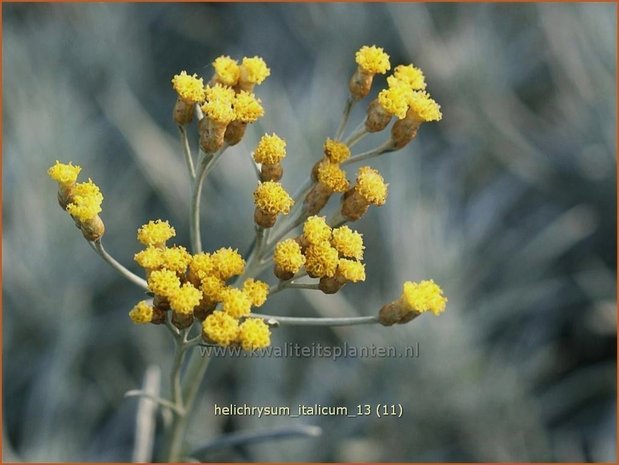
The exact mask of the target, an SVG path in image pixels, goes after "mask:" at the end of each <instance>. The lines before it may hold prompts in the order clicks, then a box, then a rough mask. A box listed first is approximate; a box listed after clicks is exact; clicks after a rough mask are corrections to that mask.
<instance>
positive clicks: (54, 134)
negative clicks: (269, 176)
mask: <svg viewBox="0 0 619 465" xmlns="http://www.w3.org/2000/svg"><path fill="white" fill-rule="evenodd" d="M615 8H616V7H615V5H614V4H539V5H536V4H522V5H503V4H501V5H498V4H497V5H493V4H463V5H458V4H430V5H423V4H415V5H412V4H303V5H286V4H272V5H271V4H269V5H267V4H229V5H214V4H149V5H146V4H116V5H105V4H88V5H87V4H62V5H61V4H54V5H52V4H49V5H46V4H4V5H3V8H2V9H3V26H4V36H3V63H2V64H3V70H4V73H3V77H4V80H3V98H4V106H3V117H4V118H3V136H4V137H3V170H2V171H3V177H2V183H3V195H4V202H3V226H4V228H3V309H4V311H3V322H4V325H3V344H4V345H3V349H4V359H3V360H4V364H3V367H4V373H3V375H4V387H3V395H4V399H3V400H4V418H3V422H4V429H3V431H4V438H3V446H4V447H3V449H4V450H3V453H4V460H7V461H9V460H10V461H20V460H25V461H103V460H105V461H113V460H123V461H127V460H130V459H131V454H132V448H133V439H134V429H135V414H136V407H137V400H136V399H135V398H131V399H127V398H124V397H123V394H124V393H125V392H126V391H128V390H130V389H136V388H139V387H140V385H141V384H142V380H143V377H144V373H145V370H146V368H147V367H148V366H150V365H160V366H161V367H162V373H163V381H164V382H163V386H162V392H163V394H166V393H167V389H168V386H167V383H166V381H167V377H166V376H165V373H167V370H168V369H169V366H170V363H171V358H172V357H171V354H172V345H171V341H170V340H169V338H168V334H167V332H166V331H165V330H164V329H163V328H161V327H153V326H148V327H137V326H135V325H132V324H131V322H130V321H129V319H128V317H127V312H128V311H129V309H130V308H131V307H132V306H133V305H134V304H135V303H136V302H137V300H138V299H140V298H141V295H142V294H141V291H140V290H139V289H138V288H135V287H133V285H132V284H130V283H128V282H127V281H124V280H123V278H122V277H120V276H119V275H117V274H116V273H115V272H114V271H113V270H112V269H110V268H109V267H108V266H107V265H106V264H105V263H104V262H102V261H101V260H100V259H99V258H98V257H97V256H96V255H95V254H94V253H93V251H92V250H91V249H90V248H89V247H88V245H87V244H86V242H85V241H84V240H83V239H82V238H81V236H80V234H79V233H78V231H76V229H75V227H74V226H73V224H72V222H71V220H70V218H69V217H68V216H67V215H66V214H63V212H62V211H61V210H60V209H59V208H58V205H57V203H56V198H55V197H56V185H55V183H53V182H52V181H51V180H49V179H48V177H47V175H46V170H47V168H48V167H49V166H50V165H51V164H53V163H54V161H55V160H56V159H59V160H61V161H68V160H72V161H73V162H75V163H76V164H79V165H81V166H82V167H83V171H82V173H83V174H82V176H83V177H84V178H88V177H92V178H93V180H95V182H96V183H97V184H98V185H99V186H101V188H102V191H103V192H104V195H105V201H104V205H103V208H104V210H103V213H102V217H103V219H104V221H105V224H106V227H107V233H106V236H105V242H106V247H107V249H108V251H109V252H110V253H112V254H113V255H114V256H115V257H116V258H117V259H118V260H120V261H121V262H123V263H124V264H125V265H127V266H128V267H130V268H131V269H132V270H134V271H136V272H138V269H137V267H136V266H135V264H134V263H133V261H132V256H133V254H134V253H135V252H136V251H138V250H139V248H140V247H139V244H138V242H137V241H136V239H135V232H136V228H138V227H139V226H140V225H141V224H143V223H144V222H146V221H148V220H149V219H153V218H160V217H161V218H164V219H169V220H170V221H171V223H172V224H173V225H174V226H175V227H176V230H177V233H178V235H177V238H176V239H177V243H179V244H184V245H188V239H189V238H188V229H187V210H188V199H189V182H188V176H187V174H186V171H185V167H184V164H183V158H182V152H181V150H180V144H179V142H178V138H177V132H176V128H175V126H174V124H173V122H172V120H171V111H172V105H173V103H174V100H175V96H174V93H173V91H172V89H171V86H170V79H171V77H172V76H173V75H174V74H175V73H178V72H179V71H180V70H183V69H186V70H188V71H189V72H190V73H193V72H196V73H200V74H202V75H204V76H205V77H206V78H208V77H210V74H211V68H210V62H211V61H212V60H213V59H214V58H215V57H216V56H218V55H221V54H226V55H232V56H233V57H237V58H241V57H242V56H253V55H256V54H257V55H261V56H263V57H264V58H265V59H266V61H267V63H268V64H269V66H270V68H271V77H270V78H269V79H268V80H267V81H265V83H264V84H263V85H262V86H260V87H259V88H258V89H257V93H258V95H259V97H261V98H262V100H263V103H264V106H265V109H266V116H265V117H264V118H263V119H262V120H260V121H259V122H258V123H257V124H255V125H253V126H252V127H251V128H250V129H249V131H248V133H247V135H246V137H245V139H244V141H243V142H242V143H241V144H239V145H238V146H236V147H234V148H233V149H231V150H229V153H227V154H226V156H225V157H224V160H223V161H222V162H221V163H220V164H219V165H218V166H217V169H216V171H215V173H214V174H213V176H212V179H209V181H208V183H207V187H206V189H205V201H204V203H205V204H206V205H207V207H208V208H207V211H206V212H205V213H204V215H203V221H204V226H203V231H204V239H203V242H204V243H205V247H206V248H207V250H213V249H215V248H218V247H222V246H228V245H229V246H232V247H235V248H239V249H240V250H241V251H244V250H247V249H248V247H249V245H250V243H251V241H252V238H253V226H252V201H251V193H252V191H253V189H254V187H255V177H254V173H253V171H252V166H251V164H250V163H249V161H248V153H249V152H250V151H251V150H252V149H253V147H254V146H255V144H256V142H257V140H258V138H259V137H260V136H261V135H262V134H263V133H264V132H267V131H268V132H273V131H275V132H277V133H278V134H279V135H280V136H282V137H284V138H285V139H286V140H287V141H288V157H287V159H286V160H285V161H284V169H285V176H284V180H283V182H284V185H285V186H286V187H287V188H288V189H289V190H291V191H294V190H295V187H296V186H298V185H299V184H300V183H301V182H303V180H304V179H305V178H306V176H307V173H308V172H309V170H310V168H311V166H312V165H313V164H314V163H315V161H316V160H317V159H318V158H319V157H320V156H321V146H322V143H323V141H324V139H325V138H326V137H329V136H332V135H333V133H334V131H335V128H336V126H337V123H338V121H339V117H340V114H341V111H342V108H343V104H344V101H345V99H346V95H347V81H348V79H349V77H350V75H351V73H352V72H353V70H354V68H355V65H354V52H355V51H356V50H357V49H358V48H359V47H360V46H361V45H364V44H377V45H379V46H382V47H385V49H386V50H387V51H388V53H389V54H390V55H391V62H392V64H394V65H395V64H400V63H404V64H406V63H410V62H412V63H414V64H415V65H416V66H419V67H421V68H422V69H423V70H424V72H425V74H426V78H427V81H428V83H429V87H428V89H429V91H430V92H431V93H432V95H433V96H434V97H435V98H436V100H437V101H438V102H439V103H440V104H441V105H442V109H443V115H444V118H443V121H441V122H440V123H438V124H426V125H424V126H423V127H422V128H421V130H420V131H419V136H418V138H417V139H416V140H415V141H413V143H411V144H410V145H409V146H408V147H406V148H405V149H404V150H402V151H401V152H397V153H394V154H390V155H388V156H385V157H383V158H381V159H379V160H373V161H372V163H371V164H372V166H375V167H377V168H378V169H380V171H381V172H382V173H383V175H384V177H385V178H386V180H387V181H388V182H389V183H390V195H389V200H388V202H387V204H386V205H385V206H384V207H382V208H372V209H370V212H369V213H368V215H367V216H366V217H365V218H364V219H363V220H361V221H360V222H358V223H357V224H355V227H356V228H358V229H359V230H360V231H361V232H362V233H363V234H364V235H365V240H366V246H367V249H366V266H367V281H366V282H365V283H361V284H357V285H349V286H347V287H345V288H344V289H343V291H342V292H340V293H338V294H337V295H335V296H324V295H322V294H320V295H316V294H317V293H316V292H315V291H286V292H282V293H281V294H279V295H277V296H276V297H274V298H273V299H272V300H269V302H268V303H267V305H266V306H265V307H263V308H262V309H261V310H262V311H263V313H273V314H289V315H299V316H301V315H305V316H316V315H321V316H327V315H337V316H343V315H372V314H375V313H376V312H377V310H378V309H379V308H380V306H381V305H382V304H383V303H385V302H387V301H391V300H393V299H394V298H396V297H397V296H398V295H399V293H400V286H401V283H402V282H403V281H405V280H408V279H412V280H420V279H425V278H432V279H434V280H436V281H437V282H439V283H440V284H441V285H442V286H443V288H444V290H445V293H446V295H447V296H448V297H449V304H448V310H447V312H445V313H444V314H442V315H441V316H440V317H438V318H434V317H432V316H424V317H423V318H420V319H419V320H416V321H415V322H414V324H410V325H403V326H400V327H392V328H383V327H375V326H367V327H348V328H335V329H330V328H307V327H305V328H289V327H286V328H281V329H278V330H277V331H276V332H275V334H274V343H275V344H283V343H285V342H296V343H300V344H311V343H312V342H320V343H322V344H329V345H341V344H343V343H344V341H347V342H348V343H349V344H356V345H362V344H376V345H395V346H397V347H403V346H405V345H411V344H416V343H419V347H420V356H419V357H418V358H416V359H340V360H338V361H331V360H322V359H309V358H308V359H252V360H249V359H246V360H243V359H233V358H227V359H216V360H215V361H214V362H213V363H212V365H211V367H210V368H209V372H208V373H207V380H206V382H205V383H204V385H203V391H202V393H201V399H200V402H199V404H198V407H197V410H198V411H197V412H194V415H193V421H192V424H191V427H190V432H189V438H188V439H189V441H190V443H191V445H192V446H195V447H199V446H201V445H204V444H206V443H208V442H210V441H212V440H214V439H216V438H217V437H219V436H221V435H224V434H226V433H229V432H234V431H261V430H265V429H269V428H284V429H286V428H293V427H296V426H298V425H300V424H305V425H313V426H317V427H320V428H321V429H322V431H323V434H322V436H321V437H318V438H299V439H293V440H287V441H279V442H275V441H273V442H265V443H261V444H257V445H251V446H247V447H241V448H227V449H220V450H218V451H217V452H216V453H213V454H211V455H209V456H207V457H205V458H206V459H208V460H221V461H237V460H238V461H243V460H259V461H289V460H296V461H298V460H303V461H338V460H342V461H355V460H368V461H372V460H378V461H461V462H463V461H609V462H610V461H615V460H616V362H615V361H616V284H615V283H616V256H617V253H616V252H617V251H616V239H615V238H616V194H615V192H616V158H615V153H616V138H615V137H616V133H615V131H616V121H617V120H616V107H615V102H616V94H615V92H616V88H615V76H616V39H615V37H616V23H615ZM376 83H377V85H376V86H375V89H376V88H379V87H380V86H382V85H384V78H380V79H377V81H376ZM366 104H367V102H365V101H364V103H363V105H358V106H357V108H355V112H354V113H353V118H352V120H351V127H352V126H353V125H356V123H357V122H359V121H361V119H362V117H363V112H364V110H365V105H366ZM383 138H384V136H382V135H375V136H372V137H368V138H366V139H365V140H364V141H363V143H361V144H359V146H358V147H357V148H356V149H355V150H354V152H357V151H361V150H364V149H368V148H371V147H373V146H375V145H378V143H380V142H382V141H383ZM193 140H195V139H192V141H193ZM352 176H354V174H352V173H351V175H350V177H351V178H352ZM335 202H336V201H335V200H333V201H332V203H331V204H330V208H333V207H334V205H333V204H334V203H335ZM268 276H269V275H268V274H265V279H266V278H267V277H268ZM268 279H271V278H268ZM214 403H218V404H219V405H222V404H224V405H225V404H229V403H237V404H242V403H247V404H249V405H291V406H295V405H297V404H299V403H305V404H314V403H320V404H322V405H346V406H349V407H351V408H352V407H354V406H355V405H357V404H366V403H370V404H376V403H386V404H392V403H401V404H402V405H403V408H404V416H403V417H402V418H399V419H397V418H382V419H378V418H375V417H360V418H356V419H350V418H342V417H315V418H311V417H306V418H300V419H292V418H286V417H266V418H264V417H263V418H256V417H231V418H226V417H215V416H213V404H214ZM159 426H161V419H159ZM159 429H161V428H159Z"/></svg>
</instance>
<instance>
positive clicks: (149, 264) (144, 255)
mask: <svg viewBox="0 0 619 465" xmlns="http://www.w3.org/2000/svg"><path fill="white" fill-rule="evenodd" d="M133 259H134V260H135V261H136V263H137V264H138V265H140V266H141V267H142V268H144V269H145V270H156V269H158V268H161V267H162V266H163V250H162V249H159V248H157V247H146V248H145V249H144V250H140V251H139V252H138V253H136V254H135V255H134V256H133Z"/></svg>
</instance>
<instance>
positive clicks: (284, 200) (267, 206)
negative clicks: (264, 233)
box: [254, 181, 294, 215]
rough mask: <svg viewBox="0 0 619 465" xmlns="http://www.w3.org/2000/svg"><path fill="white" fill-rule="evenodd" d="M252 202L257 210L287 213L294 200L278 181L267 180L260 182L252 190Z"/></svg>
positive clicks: (274, 213) (270, 213)
mask: <svg viewBox="0 0 619 465" xmlns="http://www.w3.org/2000/svg"><path fill="white" fill-rule="evenodd" d="M254 203H255V204H256V207H257V208H258V209H259V210H261V211H263V212H265V213H267V214H269V215H277V214H279V213H283V214H284V215H287V214H288V213H289V212H290V208H291V207H292V206H293V205H294V200H292V198H291V197H290V195H288V192H286V191H285V190H284V188H283V187H282V185H281V184H280V183H278V182H273V181H267V182H263V183H260V184H259V185H258V187H257V188H256V190H255V191H254Z"/></svg>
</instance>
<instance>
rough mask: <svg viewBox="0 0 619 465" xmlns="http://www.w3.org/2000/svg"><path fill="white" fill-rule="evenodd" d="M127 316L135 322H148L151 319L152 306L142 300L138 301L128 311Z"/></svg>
mask: <svg viewBox="0 0 619 465" xmlns="http://www.w3.org/2000/svg"><path fill="white" fill-rule="evenodd" d="M129 318H131V321H133V322H134V323H136V324H145V323H150V322H151V321H152V319H153V307H152V305H149V304H147V303H146V302H145V301H144V300H142V301H140V302H138V303H137V304H136V305H135V307H133V308H132V309H131V311H130V312H129Z"/></svg>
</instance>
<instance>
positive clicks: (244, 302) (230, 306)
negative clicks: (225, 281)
mask: <svg viewBox="0 0 619 465" xmlns="http://www.w3.org/2000/svg"><path fill="white" fill-rule="evenodd" d="M221 302H222V308H223V311H224V312H226V313H227V314H228V315H230V316H231V317H234V318H241V317H244V316H247V315H249V313H250V312H251V300H249V297H248V296H247V294H245V293H244V292H243V291H242V290H240V289H236V288H228V289H224V290H223V291H222V293H221Z"/></svg>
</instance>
